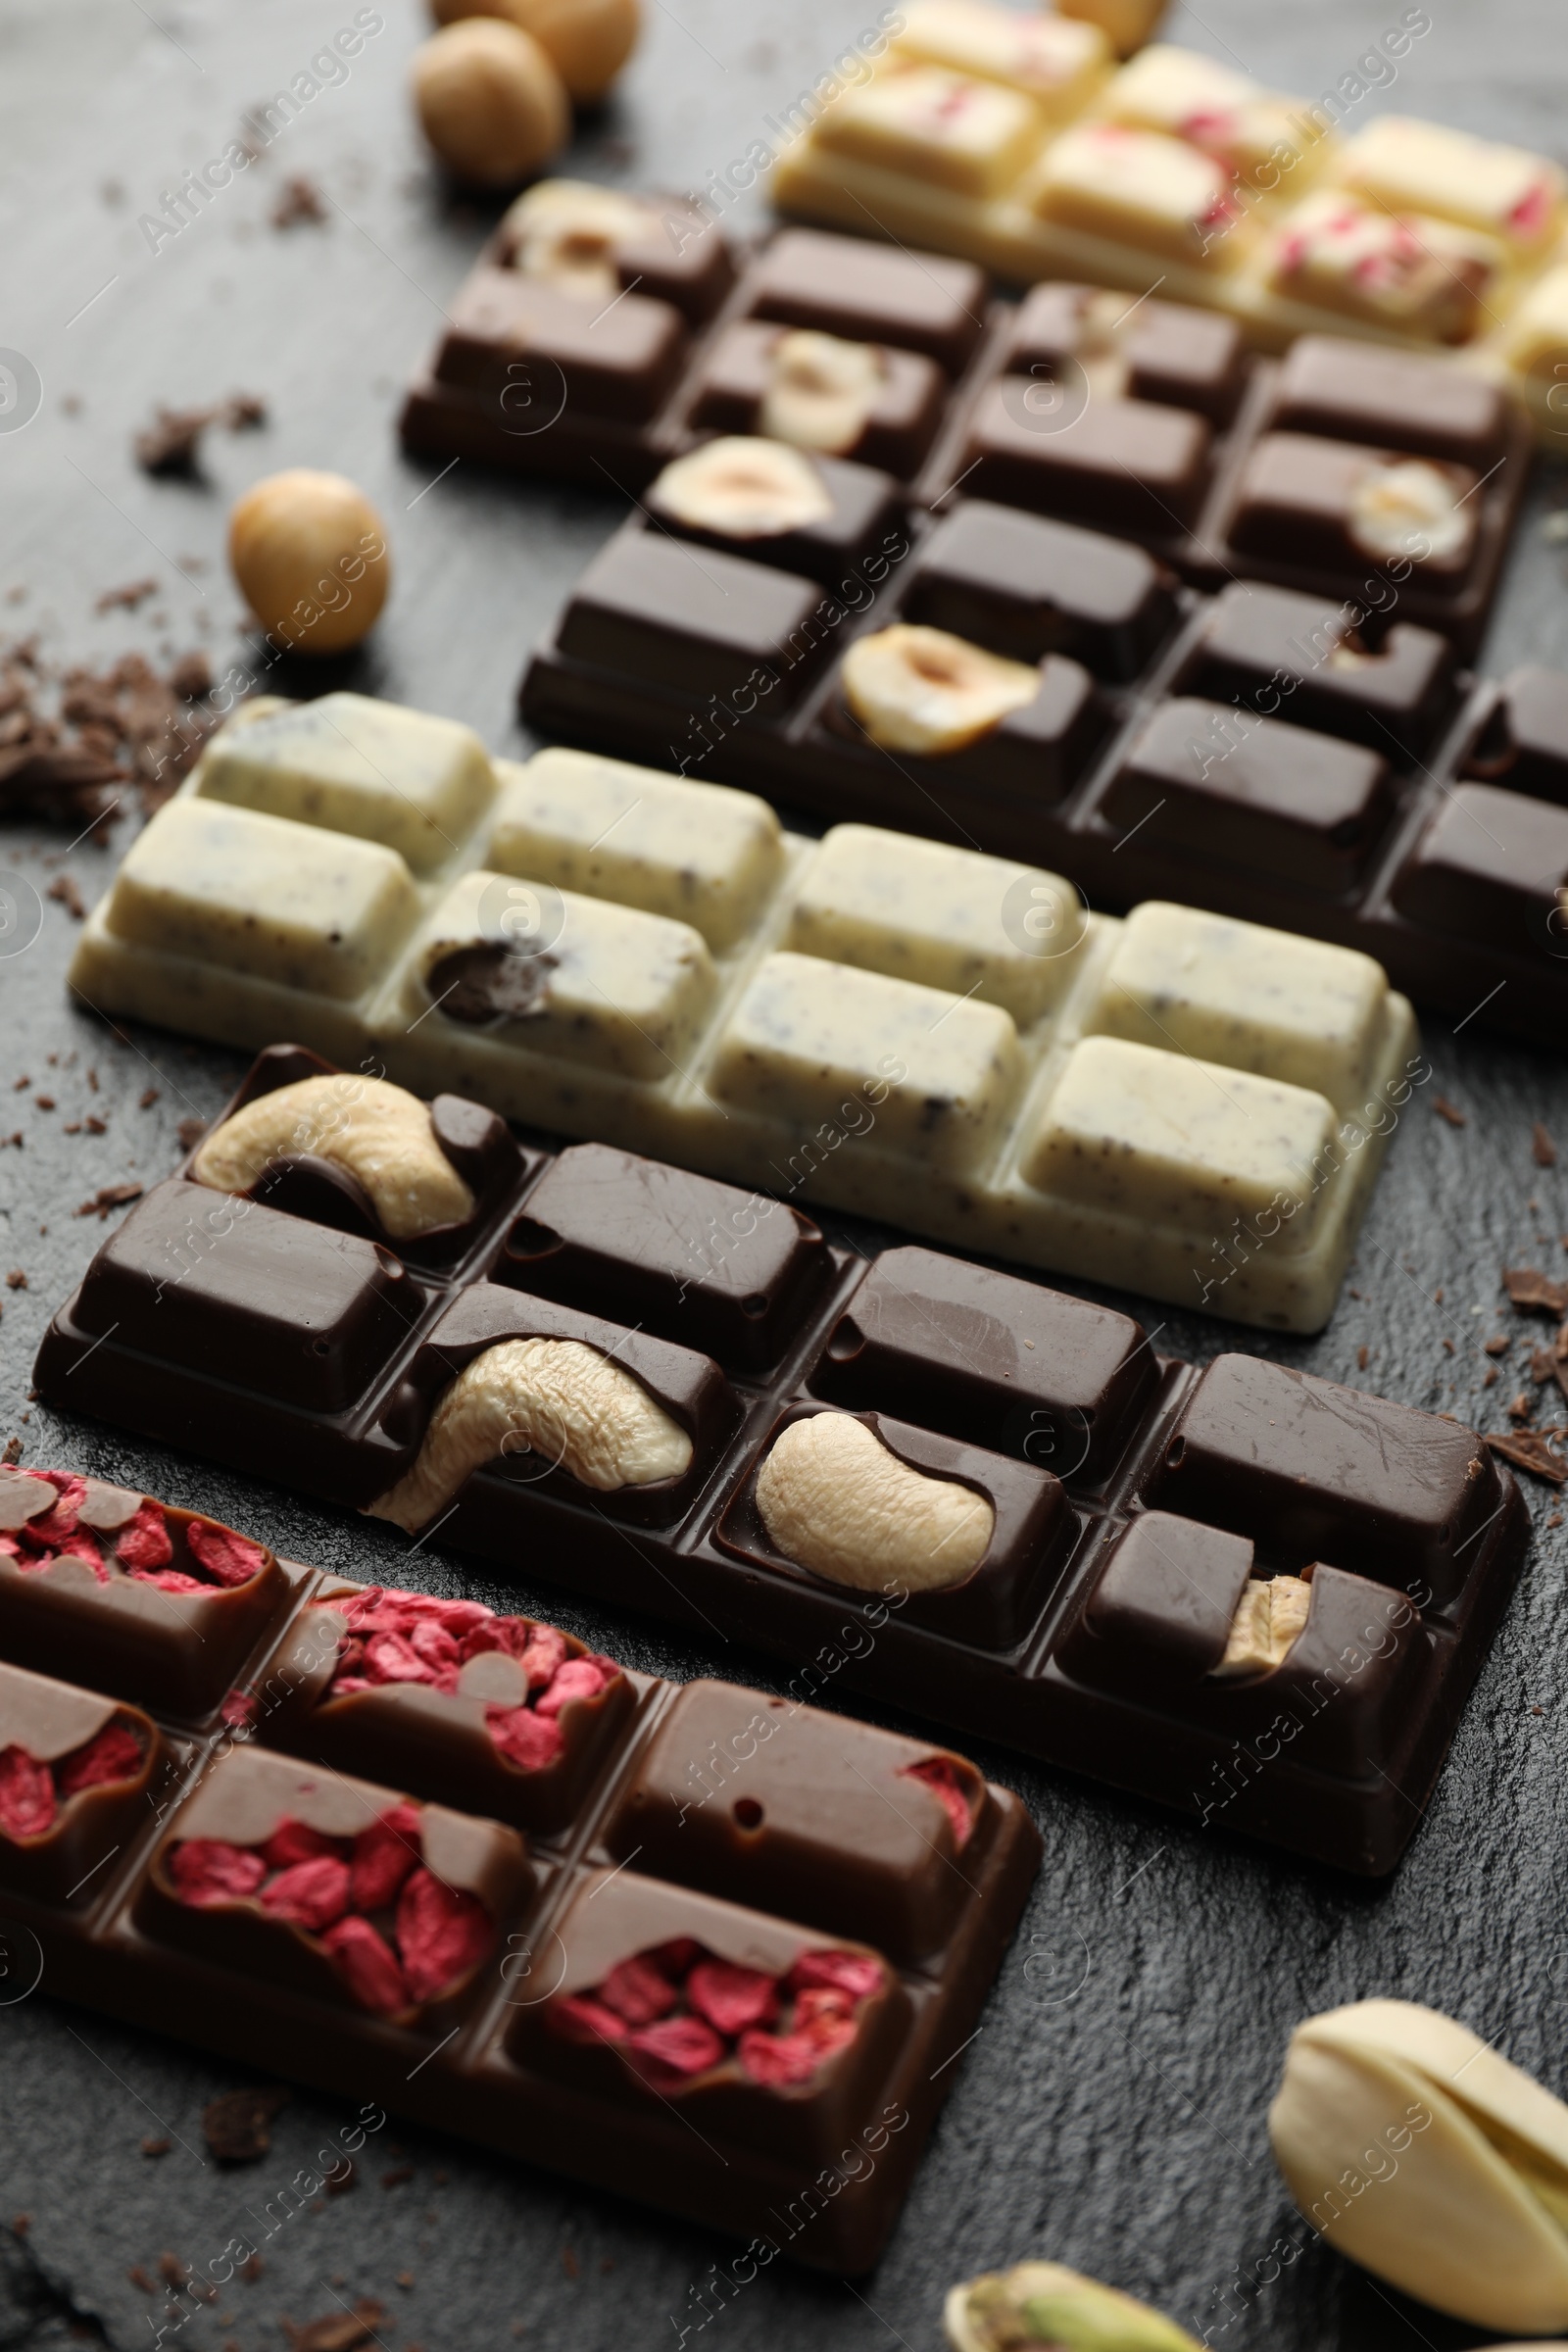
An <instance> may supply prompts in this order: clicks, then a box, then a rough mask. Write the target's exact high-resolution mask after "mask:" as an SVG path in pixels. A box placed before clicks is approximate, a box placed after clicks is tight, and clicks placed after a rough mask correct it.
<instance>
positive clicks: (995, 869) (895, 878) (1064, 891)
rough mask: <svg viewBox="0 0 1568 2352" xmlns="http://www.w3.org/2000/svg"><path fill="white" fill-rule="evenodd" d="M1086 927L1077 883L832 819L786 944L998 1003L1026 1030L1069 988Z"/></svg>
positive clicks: (798, 901)
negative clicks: (1075, 950) (1073, 952)
mask: <svg viewBox="0 0 1568 2352" xmlns="http://www.w3.org/2000/svg"><path fill="white" fill-rule="evenodd" d="M1009 913H1010V915H1011V918H1012V919H1011V928H1012V932H1013V934H1014V936H1012V937H1009V936H1008V916H1009ZM1031 925H1032V926H1033V928H1030V927H1029V926H1031ZM1083 927H1084V917H1083V908H1082V906H1081V903H1080V901H1079V897H1078V893H1077V892H1076V891H1075V890H1074V889H1073V887H1072V884H1071V883H1070V882H1063V881H1061V880H1059V879H1058V878H1057V877H1056V876H1055V875H1046V874H1042V873H1041V872H1039V871H1038V869H1036V868H1035V867H1033V866H1027V865H1014V864H1013V863H1011V861H1010V860H1008V859H1006V858H986V857H983V856H981V855H980V854H979V853H978V852H976V851H973V850H950V849H945V848H943V846H942V845H941V844H940V843H939V842H934V841H920V840H917V839H916V838H915V837H914V836H913V835H904V834H899V833H887V832H884V831H883V830H882V829H881V828H880V827H879V826H876V825H835V826H834V828H833V830H832V832H831V833H829V834H828V836H827V837H826V839H825V840H824V842H823V843H822V846H821V848H820V849H819V850H818V852H817V854H816V856H815V858H813V859H812V860H811V866H810V870H809V873H808V874H807V876H806V879H805V881H804V882H803V883H802V885H801V890H800V895H799V897H798V898H797V899H796V902H795V910H794V912H793V914H792V915H791V917H790V929H789V945H790V946H791V947H792V948H795V949H798V950H799V952H800V953H801V954H802V955H804V956H827V957H829V958H831V959H832V960H833V961H835V962H838V963H855V964H859V965H861V966H863V968H864V969H865V970H867V971H872V972H887V973H890V974H891V975H892V976H893V977H895V978H897V979H900V980H918V981H920V982H921V983H922V984H923V985H924V986H925V987H927V988H946V989H951V990H952V992H953V994H954V995H955V996H957V997H974V998H977V999H979V1000H980V1001H981V1002H982V1003H984V1004H987V1005H1001V1006H1002V1007H1003V1009H1004V1010H1005V1011H1006V1012H1010V1013H1011V1015H1012V1017H1013V1019H1014V1020H1015V1021H1016V1022H1017V1024H1018V1026H1019V1028H1020V1029H1026V1028H1028V1027H1029V1026H1030V1024H1031V1023H1032V1022H1034V1021H1037V1020H1039V1018H1040V1017H1041V1015H1042V1014H1043V1013H1044V1012H1046V1011H1047V1010H1048V1008H1049V1007H1050V1006H1051V1005H1054V1004H1055V1003H1056V1001H1057V999H1058V998H1059V997H1060V996H1061V995H1062V993H1063V991H1064V990H1065V989H1066V988H1067V987H1068V985H1069V983H1070V981H1071V979H1072V971H1073V967H1072V963H1071V959H1070V954H1069V951H1070V950H1071V949H1072V948H1074V947H1075V946H1076V945H1077V943H1078V941H1079V939H1080V938H1081V937H1082V934H1083ZM1050 948H1054V949H1055V950H1056V953H1054V954H1049V953H1043V952H1042V951H1043V950H1046V949H1050Z"/></svg>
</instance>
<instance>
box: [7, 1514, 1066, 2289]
mask: <svg viewBox="0 0 1568 2352" xmlns="http://www.w3.org/2000/svg"><path fill="white" fill-rule="evenodd" d="M114 1492H115V1491H113V1490H110V1489H106V1488H104V1487H102V1486H100V1485H99V1484H98V1482H96V1481H93V1480H90V1479H82V1478H79V1477H73V1476H72V1475H71V1474H70V1473H67V1472H60V1471H52V1470H51V1471H48V1472H33V1471H23V1472H17V1471H13V1470H10V1469H3V1470H0V1522H3V1523H4V1524H5V1526H6V1527H7V1528H8V1529H10V1530H11V1531H12V1532H11V1533H10V1535H8V1536H7V1537H6V1538H5V1539H3V1540H4V1542H5V1543H6V1544H7V1545H8V1546H9V1551H10V1554H11V1556H10V1558H9V1559H8V1560H6V1561H5V1563H4V1566H3V1568H0V1577H3V1576H4V1575H5V1573H6V1571H20V1574H19V1576H18V1579H17V1581H18V1582H19V1584H21V1585H22V1586H23V1587H24V1588H25V1587H28V1586H31V1585H33V1584H35V1583H36V1584H38V1585H40V1586H44V1585H49V1584H51V1583H54V1582H56V1581H57V1580H58V1579H59V1578H60V1576H61V1575H62V1573H63V1572H66V1571H69V1572H70V1574H71V1576H72V1578H73V1585H72V1587H71V1590H72V1593H73V1608H72V1610H71V1611H70V1612H69V1613H66V1612H63V1611H61V1610H58V1609H57V1610H56V1611H55V1612H54V1614H53V1615H52V1616H50V1615H49V1614H48V1612H47V1611H45V1612H43V1613H42V1614H40V1613H37V1612H35V1613H34V1615H33V1617H32V1619H31V1620H30V1621H27V1620H25V1619H24V1618H23V1617H22V1616H20V1615H19V1614H17V1613H14V1610H13V1600H12V1592H11V1588H10V1584H9V1582H7V1583H6V1584H5V1587H4V1590H3V1592H0V1925H3V1927H4V1929H5V1932H6V1940H7V1944H8V1947H9V1949H10V1952H11V1956H12V1960H13V1964H14V1968H20V1967H21V1966H23V1965H31V1966H33V1967H35V1968H36V1969H38V1970H39V1971H40V1972H41V1981H42V1982H43V1983H44V1984H45V1985H46V1986H47V1988H48V1989H49V1991H50V1992H52V1993H55V1994H59V1995H64V1996H65V1997H67V1998H69V1999H73V2000H76V2001H80V2002H84V2003H86V2004H87V2005H88V2006H90V2007H94V2008H98V2009H102V2010H106V2011H108V2012H109V2013H110V2014H112V2015H115V2016H118V2017H121V2018H123V2019H125V2020H127V2021H128V2022H129V2023H131V2024H133V2025H140V2026H145V2027H149V2028H152V2029H154V2030H156V2031H158V2032H160V2033H166V2034H173V2035H174V2036H176V2037H177V2038H179V2039H182V2040H187V2041H194V2042H196V2043H198V2044H200V2045H201V2046H203V2047H205V2048H208V2049H213V2050H217V2051H220V2052H221V2053H223V2054H225V2055H227V2056H231V2057H233V2058H236V2059H241V2060H244V2061H245V2062H247V2063H250V2064H256V2063H261V2064H264V2065H268V2066H272V2067H275V2068H276V2069H277V2070H278V2071H279V2072H280V2073H283V2074H285V2075H289V2076H292V2077H294V2078H296V2079H298V2080H303V2081H305V2082H311V2083H314V2084H316V2085H318V2086H319V2087H326V2088H332V2089H338V2090H344V2091H352V2092H353V2093H354V2094H355V2095H356V2096H357V2097H361V2098H364V2097H366V2096H369V2097H372V2098H374V2099H376V2100H378V2101H380V2102H381V2103H383V2104H384V2105H385V2106H386V2107H388V2108H392V2109H395V2110H399V2111H401V2112H403V2113H405V2114H408V2115H411V2116H414V2117H416V2118H418V2119H420V2120H422V2121H424V2122H427V2123H431V2124H434V2125H437V2126H439V2127H440V2128H441V2129H443V2130H445V2131H452V2132H455V2133H457V2134H458V2135H459V2136H460V2137H463V2138H466V2139H470V2140H474V2141H477V2142H478V2143H479V2144H480V2145H481V2146H484V2147H488V2148H493V2149H495V2150H498V2151H499V2152H500V2153H501V2154H503V2155H506V2156H512V2157H520V2158H524V2159H526V2160H527V2161H529V2162H531V2163H535V2164H542V2165H545V2166H547V2167H550V2168H552V2169H554V2170H557V2171H561V2172H565V2173H567V2174H570V2175H572V2176H573V2177H575V2178H576V2179H578V2180H585V2181H587V2182H589V2183H590V2184H592V2185H595V2186H599V2187H605V2188H610V2189H613V2190H614V2191H617V2192H620V2193H623V2194H626V2195H629V2196H633V2197H639V2198H642V2199H643V2200H645V2201H647V2202H650V2203H652V2204H654V2205H657V2206H660V2207H661V2208H662V2209H663V2210H664V2211H665V2212H670V2213H675V2214H679V2215H681V2216H682V2217H683V2218H685V2219H688V2220H691V2221H695V2222H698V2223H701V2224H705V2225H707V2226H709V2227H711V2228H716V2229H721V2230H724V2231H726V2232H730V2233H733V2234H735V2235H738V2236H742V2237H753V2236H757V2235H759V2234H761V2235H765V2236H766V2237H767V2238H768V2239H769V2241H770V2242H771V2243H772V2244H773V2245H774V2246H775V2249H776V2250H777V2251H779V2252H787V2253H789V2254H791V2255H792V2256H794V2257H795V2258H796V2259H798V2260H800V2261H802V2262H806V2263H809V2264H813V2265H816V2266H818V2267H820V2268H824V2269H830V2270H837V2271H844V2270H848V2271H861V2270H865V2269H868V2268H869V2267H870V2265H871V2264H872V2263H873V2262H874V2261H875V2260H876V2257H877V2255H878V2253H879V2252H880V2250H881V2247H882V2244H883V2242H884V2240H885V2239H886V2237H887V2235H888V2233H889V2231H890V2230H891V2229H892V2227H893V2225H894V2222H895V2220H896V2219H897V2216H898V2212H899V2208H900V2206H901V2204H902V2202H903V2200H904V2197H905V2195H906V2193H907V2189H908V2187H909V2183H910V2181H911V2180H912V2179H913V2176H914V2172H915V2168H916V2166H917V2164H918V2162H919V2157H920V2152H921V2148H922V2146H923V2143H924V2140H925V2137H926V2134H927V2132H928V2131H929V2130H930V2128H931V2125H932V2122H933V2121H934V2119H935V2117H936V2115H937V2113H938V2111H939V2109H940V2107H941V2104H942V2101H943V2099H944V2098H945V2096H946V2095H947V2092H948V2090H949V2088H950V2087H951V2084H952V2083H953V2082H955V2081H956V2079H957V2078H956V2073H952V2072H948V2066H949V2062H950V2061H951V2060H952V2059H953V2058H954V2057H956V2054H957V2053H958V2051H960V2050H961V2049H962V2048H963V2047H964V2046H965V2042H966V2038H967V2037H969V2036H971V2035H972V2034H973V2033H974V2032H975V2030H976V2026H977V2023H978V2019H979V2014H980V2011H981V2009H982V2007H983V2004H984V2002H985V1999H986V1996H987V1994H988V1992H989V1990H990V1987H991V1985H992V1983H993V1982H994V1980H995V1978H996V1975H997V1972H998V1970H999V1968H1000V1967H1001V1966H1002V1963H1003V1959H1004V1955H1005V1951H1006V1946H1007V1943H1008V1939H1009V1937H1010V1936H1011V1934H1012V1931H1013V1928H1014V1927H1015V1925H1016V1923H1017V1920H1018V1916H1019V1914H1020V1912H1021V1910H1022V1908H1023V1905H1024V1902H1025V1900H1026V1898H1027V1896H1028V1892H1029V1888H1030V1886H1031V1884H1032V1882H1033V1879H1034V1876H1035V1873H1036V1870H1037V1869H1038V1866H1039V1861H1040V1854H1041V1840H1040V1836H1039V1833H1038V1832H1037V1831H1036V1829H1035V1828H1034V1826H1033V1824H1032V1823H1031V1821H1030V1819H1029V1817H1028V1814H1027V1812H1026V1811H1025V1809H1024V1807H1023V1806H1022V1804H1021V1803H1020V1802H1019V1800H1018V1798H1017V1797H1015V1796H1013V1795H1011V1794H1010V1793H1009V1792H1008V1791H1007V1790H1005V1789H1000V1788H996V1787H990V1786H988V1785H987V1783H986V1782H985V1780H984V1779H983V1778H982V1777H981V1775H980V1773H979V1772H978V1771H977V1770H976V1769H975V1767H974V1766H973V1765H972V1764H970V1763H967V1762H966V1761H965V1760H964V1759H963V1758H962V1757H961V1756H957V1755H954V1754H953V1753H951V1752H950V1751H949V1750H947V1749H946V1748H940V1747H933V1746H932V1745H931V1744H930V1743H929V1742H927V1741H924V1740H917V1739H907V1738H899V1737H896V1736H894V1735H893V1734H891V1733H887V1732H879V1731H872V1730H869V1729H867V1728H865V1727H863V1726H861V1725H858V1724H854V1723H846V1722H843V1721H841V1720H840V1719H839V1718H837V1717H835V1716H828V1715H825V1714H822V1713H819V1712H818V1711H817V1710H816V1709H815V1708H813V1707H810V1706H809V1705H805V1704H803V1703H800V1702H798V1701H793V1700H789V1699H783V1698H776V1697H775V1698H769V1697H764V1696H763V1695H762V1693H761V1692H760V1691H748V1690H745V1689H742V1688H739V1687H737V1686H735V1685H731V1684H726V1683H712V1682H710V1683H695V1684H692V1685H691V1686H690V1687H689V1688H687V1689H685V1690H677V1689H676V1688H675V1687H674V1686H672V1685H670V1684H667V1683H661V1682H658V1681H656V1680H654V1679H653V1678H652V1677H650V1676H648V1675H643V1674H636V1673H633V1672H630V1671H629V1670H626V1669H623V1668H622V1667H620V1666H619V1665H617V1664H616V1663H615V1661H614V1660H613V1659H611V1658H606V1657H598V1656H590V1655H589V1654H588V1653H587V1652H586V1651H585V1650H584V1648H583V1645H582V1643H581V1642H575V1641H573V1640H571V1638H570V1637H569V1636H567V1635H564V1634H562V1633H558V1632H557V1631H556V1629H555V1628H554V1627H552V1626H548V1625H541V1624H538V1623H536V1622H534V1621H533V1620H531V1619H528V1618H524V1617H517V1616H506V1615H498V1614H497V1613H496V1612H495V1611H494V1610H492V1609H489V1608H486V1607H485V1606H483V1605H482V1604H481V1603H480V1602H478V1601H469V1600H451V1599H446V1600H441V1599H435V1598H432V1597H431V1596H430V1595H429V1594H427V1593H417V1592H408V1591H403V1590H396V1589H388V1588H386V1587H383V1586H363V1585H353V1584H348V1583H346V1582H345V1581H344V1580H342V1579H341V1578H338V1577H327V1576H323V1575H321V1574H319V1572H318V1571H316V1570H313V1569H309V1568H304V1567H299V1566H294V1565H291V1564H288V1563H280V1562H278V1561H276V1560H275V1559H274V1558H273V1556H272V1554H271V1553H270V1551H268V1550H267V1549H266V1548H265V1547H264V1546H263V1545H261V1544H254V1543H252V1542H250V1541H249V1539H247V1538H245V1537H242V1536H238V1535H236V1534H234V1533H233V1531H232V1530H228V1529H220V1528H217V1527H215V1526H213V1525H212V1523H210V1522H208V1521H204V1520H200V1519H197V1518H194V1517H193V1516H192V1514H190V1513H188V1512H184V1511H176V1510H173V1509H172V1508H169V1507H168V1506H165V1505H163V1504H161V1503H158V1502H155V1501H153V1500H152V1499H151V1498H149V1497H147V1496H143V1495H134V1496H124V1497H121V1500H122V1501H123V1502H128V1503H130V1504H132V1505H133V1506H134V1508H133V1510H132V1511H131V1513H130V1515H129V1517H128V1518H120V1519H117V1520H116V1521H115V1523H114V1525H113V1526H108V1525H106V1519H105V1512H106V1509H107V1508H108V1507H109V1505H108V1503H107V1502H106V1498H107V1497H110V1496H111V1495H113V1494H114ZM114 1507H116V1508H117V1509H118V1507H119V1506H118V1504H117V1505H115V1506H114ZM198 1530H205V1531H206V1534H205V1538H204V1537H202V1536H200V1535H198V1533H197V1531H198ZM192 1544H195V1545H196V1547H197V1548H196V1550H195V1551H194V1552H193V1551H192V1549H191V1546H192ZM176 1545H177V1546H178V1549H177V1552H174V1551H173V1549H172V1547H174V1546H176ZM158 1556H161V1557H162V1559H163V1561H164V1562H165V1563H166V1564H165V1565H162V1566H148V1565H137V1564H136V1563H138V1562H148V1561H151V1560H153V1559H154V1558H155V1557H158ZM172 1556H177V1557H178V1558H180V1559H181V1560H183V1561H186V1562H187V1564H188V1565H189V1566H195V1565H197V1564H198V1561H199V1560H200V1559H203V1558H205V1560H206V1562H207V1563H208V1566H209V1568H212V1567H215V1566H216V1567H217V1568H218V1569H221V1570H223V1571H224V1572H226V1573H228V1574H229V1575H230V1577H231V1579H232V1580H236V1581H231V1582H229V1583H228V1584H227V1585H224V1586H221V1587H220V1586H214V1587H213V1588H212V1590H213V1591H214V1592H221V1593H222V1594H223V1596H224V1597H227V1598H237V1596H238V1595H239V1594H240V1593H242V1592H248V1593H250V1596H251V1600H252V1602H253V1604H254V1607H253V1614H252V1617H251V1619H250V1620H249V1634H250V1640H249V1642H248V1643H247V1645H246V1647H245V1649H244V1650H243V1651H241V1650H240V1649H238V1648H236V1647H235V1646H234V1645H233V1644H232V1643H229V1644H228V1646H227V1647H226V1649H225V1650H224V1652H223V1654H222V1655H221V1657H220V1656H218V1655H216V1654H215V1653H214V1651H213V1648H212V1646H211V1644H210V1642H209V1639H208V1635H209V1633H210V1632H211V1631H212V1630H213V1629H214V1621H213V1620H212V1619H211V1618H208V1619H205V1620H204V1619H202V1618H200V1617H199V1616H198V1615H197V1614H196V1613H194V1610H193V1609H192V1608H191V1607H190V1606H188V1605H182V1604H185V1603H186V1602H187V1598H188V1596H187V1595H186V1594H185V1593H184V1592H183V1591H182V1588H183V1587H185V1586H190V1585H193V1581H194V1580H193V1579H192V1577H191V1576H190V1575H189V1574H188V1573H187V1572H186V1569H185V1568H173V1567H172V1566H170V1565H167V1562H168V1561H169V1560H170V1559H171V1557H172ZM78 1572H79V1573H78ZM247 1572H248V1574H247ZM127 1593H142V1594H144V1595H156V1596H157V1597H159V1598H161V1599H165V1600H167V1601H169V1602H170V1603H171V1604H172V1605H171V1607H170V1608H169V1610H168V1612H167V1613H165V1614H160V1615H157V1616H155V1617H151V1618H149V1620H148V1627H149V1636H148V1639H147V1641H145V1642H143V1643H142V1644H141V1645H140V1646H138V1647H133V1648H129V1649H127V1648H125V1647H123V1645H122V1643H121V1641H120V1636H121V1632H122V1630H123V1627H124V1625H125V1624H126V1622H127V1619H126V1614H125V1608H124V1601H125V1596H126V1594H127ZM19 1648H20V1649H21V1650H22V1651H23V1652H24V1653H25V1655H26V1656H27V1657H28V1659H29V1661H30V1663H29V1665H28V1667H27V1668H24V1667H22V1666H20V1665H18V1664H15V1663H12V1662H10V1661H11V1660H13V1659H14V1658H15V1657H16V1655H17V1654H18V1650H19ZM89 1682H96V1683H97V1684H98V1686H99V1688H98V1689H97V1690H93V1689H90V1688H84V1687H81V1686H82V1685H84V1684H87V1683H89ZM154 1687H156V1695H155V1689H154ZM676 1831H678V1832H679V1833H680V1834H679V1835H674V1834H673V1833H674V1832H676ZM945 2073H946V2075H947V2079H946V2080H945V2081H944V2080H943V2077H944V2074H945ZM858 2151H869V2152H871V2153H873V2154H874V2156H875V2159H876V2160H875V2162H874V2163H871V2164H867V2163H866V2162H865V2161H864V2156H863V2154H859V2153H858Z"/></svg>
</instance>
